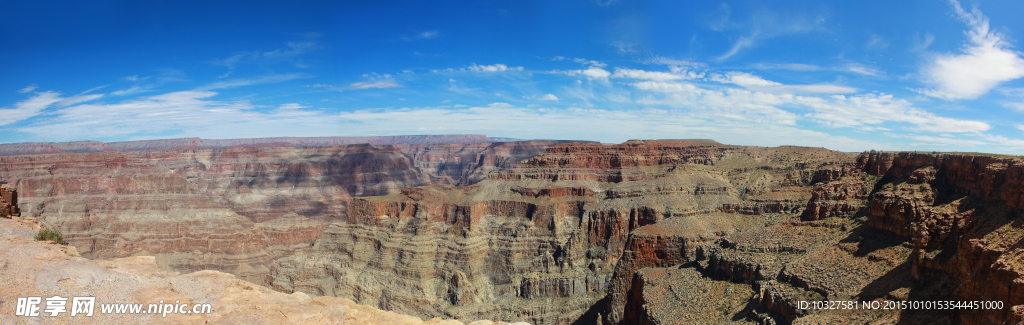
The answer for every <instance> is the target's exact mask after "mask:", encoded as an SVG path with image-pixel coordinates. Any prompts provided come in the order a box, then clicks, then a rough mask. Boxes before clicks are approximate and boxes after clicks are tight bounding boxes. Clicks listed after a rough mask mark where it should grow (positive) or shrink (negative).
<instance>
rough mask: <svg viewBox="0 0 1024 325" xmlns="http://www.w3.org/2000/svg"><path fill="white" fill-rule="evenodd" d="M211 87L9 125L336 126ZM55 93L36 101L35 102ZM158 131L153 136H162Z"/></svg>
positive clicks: (209, 130)
mask: <svg viewBox="0 0 1024 325" xmlns="http://www.w3.org/2000/svg"><path fill="white" fill-rule="evenodd" d="M216 95H217V93H216V92H213V91H201V90H192V91H180V92H172V93H166V94H161V95H157V96H150V97H143V98H139V99H133V100H126V101H122V102H120V103H114V104H80V105H74V106H69V107H66V108H60V109H57V110H54V111H52V112H51V113H49V115H50V118H48V119H46V120H41V121H40V120H37V121H36V122H34V123H31V124H28V125H24V126H19V127H16V128H14V130H15V131H19V132H24V133H29V134H32V135H34V136H35V137H37V138H39V139H41V140H49V141H69V140H83V139H102V138H108V137H128V138H132V139H144V138H140V137H148V138H153V134H172V135H173V134H180V135H183V136H198V137H203V138H207V139H227V138H244V137H266V136H317V135H323V133H322V132H324V130H333V129H336V127H337V119H336V118H335V117H332V116H331V115H330V114H328V113H326V112H323V111H320V110H314V111H305V110H302V108H306V107H307V106H302V105H299V104H296V103H289V104H283V105H280V106H279V107H278V108H276V109H270V110H266V111H260V110H258V109H256V107H255V106H253V105H252V104H250V103H247V102H222V101H216V100H211V98H212V97H214V96H216ZM55 100H57V98H56V97H52V96H51V97H49V98H48V99H46V100H43V101H37V103H35V104H34V105H35V106H36V107H40V106H44V105H45V104H46V103H50V104H52V103H54V101H55ZM167 137H168V136H157V137H156V138H167Z"/></svg>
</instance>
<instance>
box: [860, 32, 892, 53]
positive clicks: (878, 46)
mask: <svg viewBox="0 0 1024 325" xmlns="http://www.w3.org/2000/svg"><path fill="white" fill-rule="evenodd" d="M864 47H865V48H867V49H868V50H884V49H885V48H887V47H889V42H887V41H886V40H885V37H882V35H878V34H871V36H870V37H868V42H867V44H864Z"/></svg>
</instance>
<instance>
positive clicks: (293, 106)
mask: <svg viewBox="0 0 1024 325" xmlns="http://www.w3.org/2000/svg"><path fill="white" fill-rule="evenodd" d="M300 108H309V106H302V105H299V104H298V103H288V104H281V106H278V109H283V110H288V109H300Z"/></svg>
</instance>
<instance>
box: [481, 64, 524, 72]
mask: <svg viewBox="0 0 1024 325" xmlns="http://www.w3.org/2000/svg"><path fill="white" fill-rule="evenodd" d="M469 71H474V72H502V71H523V67H509V66H507V65H504V64H501V63H498V64H493V65H477V64H476V63H473V64H472V65H470V66H469Z"/></svg>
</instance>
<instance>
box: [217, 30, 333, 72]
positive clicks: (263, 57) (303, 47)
mask: <svg viewBox="0 0 1024 325" xmlns="http://www.w3.org/2000/svg"><path fill="white" fill-rule="evenodd" d="M317 37H319V34H315V33H313V34H308V35H307V36H306V39H304V40H301V41H294V42H285V43H284V44H285V46H287V48H279V49H274V50H271V51H242V52H237V53H235V54H233V55H231V56H228V57H226V58H223V59H217V60H213V61H212V63H213V64H215V65H220V66H225V67H227V68H228V72H227V73H225V74H224V75H222V76H221V77H228V76H230V75H231V74H232V73H233V71H234V70H235V68H236V67H238V66H239V65H242V64H255V63H274V62H288V63H291V64H292V65H293V66H295V67H297V68H308V67H309V66H308V65H307V64H306V63H305V62H304V61H303V60H301V59H300V58H299V56H301V55H303V54H306V53H309V52H311V51H313V50H315V49H317V48H320V43H319V42H317V41H316V40H315V38H317Z"/></svg>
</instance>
